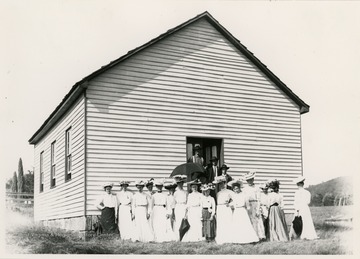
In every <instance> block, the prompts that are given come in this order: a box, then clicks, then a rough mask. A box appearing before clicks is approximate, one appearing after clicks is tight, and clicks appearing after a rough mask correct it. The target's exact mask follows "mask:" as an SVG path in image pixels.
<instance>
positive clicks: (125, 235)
mask: <svg viewBox="0 0 360 259" xmlns="http://www.w3.org/2000/svg"><path fill="white" fill-rule="evenodd" d="M117 198H118V202H119V218H118V226H119V231H120V237H121V239H123V240H132V241H134V240H135V239H136V237H135V225H134V221H133V220H132V219H131V209H132V208H131V203H132V199H133V193H132V192H130V191H124V190H123V191H121V192H119V193H118V194H117Z"/></svg>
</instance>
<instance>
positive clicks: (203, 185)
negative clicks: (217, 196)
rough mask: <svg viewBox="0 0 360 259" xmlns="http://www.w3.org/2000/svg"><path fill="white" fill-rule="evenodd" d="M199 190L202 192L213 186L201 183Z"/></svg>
mask: <svg viewBox="0 0 360 259" xmlns="http://www.w3.org/2000/svg"><path fill="white" fill-rule="evenodd" d="M200 190H201V191H203V192H204V191H207V190H213V188H212V186H211V185H209V184H206V183H205V184H202V185H201V186H200Z"/></svg>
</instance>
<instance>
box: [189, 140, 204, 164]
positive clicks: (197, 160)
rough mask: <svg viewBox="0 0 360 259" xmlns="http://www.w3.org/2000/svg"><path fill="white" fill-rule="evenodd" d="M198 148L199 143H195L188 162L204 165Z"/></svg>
mask: <svg viewBox="0 0 360 259" xmlns="http://www.w3.org/2000/svg"><path fill="white" fill-rule="evenodd" d="M200 150H201V147H200V145H199V144H195V145H194V149H193V152H194V155H193V156H192V157H190V158H189V159H188V162H189V163H195V164H199V165H201V166H204V158H203V157H202V156H201V155H200Z"/></svg>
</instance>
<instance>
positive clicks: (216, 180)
mask: <svg viewBox="0 0 360 259" xmlns="http://www.w3.org/2000/svg"><path fill="white" fill-rule="evenodd" d="M222 182H225V183H226V177H225V176H224V175H220V176H215V178H214V181H213V183H214V184H218V183H222Z"/></svg>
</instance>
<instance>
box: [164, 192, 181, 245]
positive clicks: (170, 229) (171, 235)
mask: <svg viewBox="0 0 360 259" xmlns="http://www.w3.org/2000/svg"><path fill="white" fill-rule="evenodd" d="M166 198H167V202H166V204H167V207H166V214H167V215H169V218H167V219H166V241H176V240H177V236H176V233H175V229H174V224H173V223H174V222H172V214H173V210H174V209H175V198H174V195H171V194H170V193H169V194H168V195H167V197H166ZM177 232H179V231H177Z"/></svg>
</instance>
